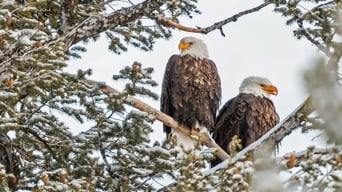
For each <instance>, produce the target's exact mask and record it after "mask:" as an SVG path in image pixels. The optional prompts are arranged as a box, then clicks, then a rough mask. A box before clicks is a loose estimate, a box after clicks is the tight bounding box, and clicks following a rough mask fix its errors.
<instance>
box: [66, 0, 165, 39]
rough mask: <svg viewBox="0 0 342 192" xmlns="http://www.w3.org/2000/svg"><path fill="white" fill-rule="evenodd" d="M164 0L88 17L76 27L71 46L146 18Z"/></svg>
mask: <svg viewBox="0 0 342 192" xmlns="http://www.w3.org/2000/svg"><path fill="white" fill-rule="evenodd" d="M166 2H167V1H166V0H147V1H144V2H142V3H139V4H136V5H134V6H131V7H128V8H121V9H119V10H117V11H115V12H113V13H111V14H108V15H103V16H94V17H89V18H88V19H87V20H86V21H85V22H83V23H82V25H80V26H78V27H77V29H76V30H74V32H75V36H74V39H73V41H72V44H76V43H78V42H80V41H82V40H85V39H87V38H89V37H94V36H96V35H98V34H100V33H102V32H104V31H106V30H108V29H112V28H115V27H116V26H119V25H122V24H125V23H128V22H131V21H135V20H136V19H138V18H141V17H142V16H148V15H150V14H151V13H152V12H153V11H155V10H156V9H158V8H159V7H161V6H162V5H163V4H165V3H166Z"/></svg>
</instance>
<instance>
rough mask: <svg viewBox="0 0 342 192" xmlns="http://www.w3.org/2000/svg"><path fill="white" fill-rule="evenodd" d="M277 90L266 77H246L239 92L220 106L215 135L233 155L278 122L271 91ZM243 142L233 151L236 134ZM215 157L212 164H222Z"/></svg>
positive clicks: (213, 135)
mask: <svg viewBox="0 0 342 192" xmlns="http://www.w3.org/2000/svg"><path fill="white" fill-rule="evenodd" d="M277 93H278V90H277V89H276V87H275V86H273V85H272V84H271V82H269V81H268V80H266V79H265V78H259V77H249V78H246V79H245V81H244V82H243V83H242V85H241V87H240V93H239V94H238V95H237V96H236V97H234V98H232V99H230V100H229V101H227V102H226V103H225V104H224V106H223V107H222V108H221V109H220V111H219V114H218V116H217V118H216V120H215V130H214V131H213V132H212V137H213V139H214V140H215V142H216V143H217V144H218V145H219V146H220V147H221V148H222V149H223V150H225V151H226V152H227V153H228V154H231V155H232V154H234V153H236V152H238V151H239V150H241V149H243V148H245V147H247V146H248V145H250V144H251V143H253V142H254V141H256V140H258V139H259V138H260V137H261V136H263V135H264V134H265V133H266V132H267V131H269V130H270V129H271V128H273V127H274V126H275V125H276V124H277V123H278V122H279V116H278V113H277V112H276V109H275V107H274V104H273V102H272V101H271V99H270V98H269V95H270V94H273V95H276V94H277ZM235 135H236V136H237V138H238V139H239V140H240V141H241V142H240V143H239V144H241V148H238V149H236V148H235V149H234V150H237V151H231V147H232V145H230V142H232V140H233V139H232V138H233V137H234V136H235ZM220 162H221V161H220V160H218V159H216V160H214V161H213V162H212V164H211V165H212V166H215V165H216V164H218V163H220Z"/></svg>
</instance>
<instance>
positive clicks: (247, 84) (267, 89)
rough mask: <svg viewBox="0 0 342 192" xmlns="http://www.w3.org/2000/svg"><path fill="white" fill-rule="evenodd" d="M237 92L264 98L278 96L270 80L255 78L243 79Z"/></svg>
mask: <svg viewBox="0 0 342 192" xmlns="http://www.w3.org/2000/svg"><path fill="white" fill-rule="evenodd" d="M239 91H240V93H251V94H254V95H256V96H260V97H266V98H269V97H270V95H277V94H278V89H277V87H276V86H274V85H272V83H271V81H270V80H268V79H267V78H264V77H257V76H250V77H247V78H245V79H244V80H243V81H242V83H241V85H240V88H239Z"/></svg>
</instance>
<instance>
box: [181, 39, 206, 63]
mask: <svg viewBox="0 0 342 192" xmlns="http://www.w3.org/2000/svg"><path fill="white" fill-rule="evenodd" d="M178 48H179V50H180V55H181V56H183V55H186V54H189V55H191V56H193V57H195V58H199V59H203V58H209V53H208V50H207V45H206V44H205V43H204V42H203V41H202V40H201V39H197V38H195V37H184V38H182V39H181V40H180V42H179V45H178Z"/></svg>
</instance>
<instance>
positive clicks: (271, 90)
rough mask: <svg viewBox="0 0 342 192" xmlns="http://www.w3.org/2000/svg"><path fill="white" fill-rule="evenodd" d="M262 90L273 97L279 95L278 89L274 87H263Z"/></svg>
mask: <svg viewBox="0 0 342 192" xmlns="http://www.w3.org/2000/svg"><path fill="white" fill-rule="evenodd" d="M261 89H262V90H264V91H265V92H266V93H268V94H271V95H278V88H277V87H276V86H274V85H261Z"/></svg>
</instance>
